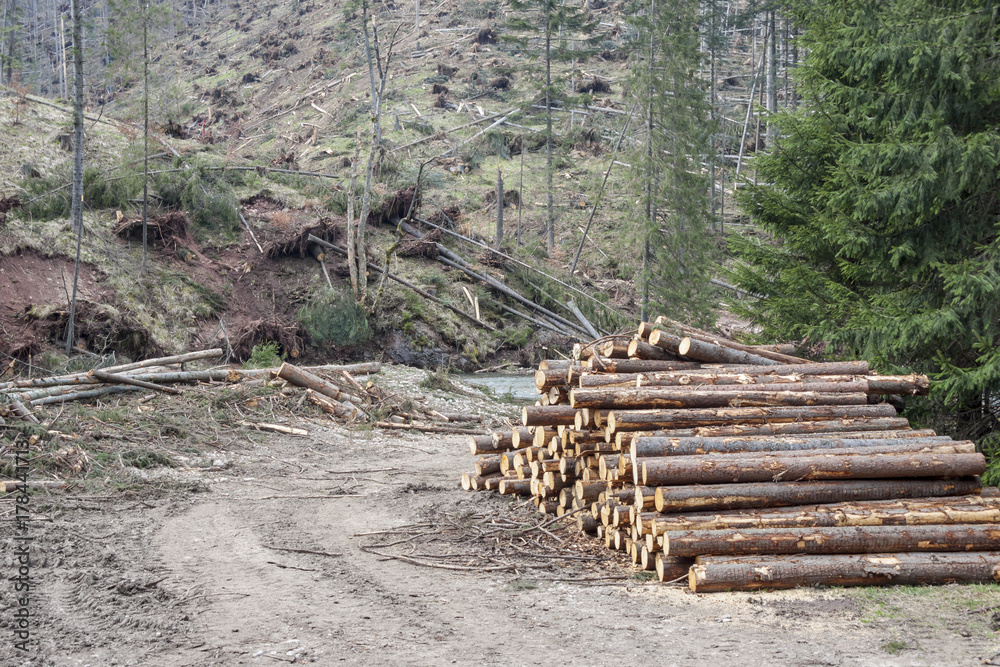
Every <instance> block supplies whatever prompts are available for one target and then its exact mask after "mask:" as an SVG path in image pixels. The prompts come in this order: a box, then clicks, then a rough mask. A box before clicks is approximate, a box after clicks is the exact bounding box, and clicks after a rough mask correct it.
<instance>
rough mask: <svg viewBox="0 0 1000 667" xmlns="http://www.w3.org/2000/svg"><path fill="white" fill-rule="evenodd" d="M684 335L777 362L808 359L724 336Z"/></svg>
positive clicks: (801, 361) (802, 361) (787, 362)
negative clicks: (745, 343)
mask: <svg viewBox="0 0 1000 667" xmlns="http://www.w3.org/2000/svg"><path fill="white" fill-rule="evenodd" d="M685 335H686V336H687V337H688V338H690V339H691V340H692V341H701V342H703V343H708V344H711V345H717V346H719V347H723V348H728V349H730V350H735V351H739V352H748V353H750V354H752V355H756V356H758V357H764V358H765V359H770V360H771V361H774V362H776V363H779V364H808V363H809V360H808V359H802V358H801V357H795V356H792V355H788V354H785V353H783V352H778V351H777V350H771V349H768V347H767V346H757V345H744V344H743V343H737V342H736V341H733V340H727V339H724V338H718V337H711V336H703V335H700V334H697V333H685Z"/></svg>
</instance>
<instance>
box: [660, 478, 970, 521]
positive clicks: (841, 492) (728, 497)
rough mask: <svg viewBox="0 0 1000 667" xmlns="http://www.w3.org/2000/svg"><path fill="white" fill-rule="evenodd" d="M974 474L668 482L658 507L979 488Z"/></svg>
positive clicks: (807, 501)
mask: <svg viewBox="0 0 1000 667" xmlns="http://www.w3.org/2000/svg"><path fill="white" fill-rule="evenodd" d="M981 490H982V485H981V484H980V482H979V479H978V478H965V479H945V480H942V479H880V480H840V481H836V482H765V483H761V484H748V483H742V484H711V485H705V486H667V487H663V486H661V487H658V488H657V489H656V492H655V495H656V511H658V512H664V513H667V512H694V511H726V510H741V509H758V508H764V507H789V506H792V505H814V504H818V503H838V502H859V501H864V500H892V499H896V498H931V497H940V496H964V495H969V494H978V493H979V492H980V491H981Z"/></svg>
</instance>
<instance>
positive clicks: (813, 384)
mask: <svg viewBox="0 0 1000 667" xmlns="http://www.w3.org/2000/svg"><path fill="white" fill-rule="evenodd" d="M702 385H715V387H714V389H715V390H716V391H727V390H728V391H733V390H734V387H743V388H744V389H752V390H755V391H764V389H762V387H764V386H767V387H775V386H780V387H781V389H783V390H785V391H792V390H794V388H795V387H796V386H808V387H809V388H808V389H807V390H806V391H864V392H867V393H870V394H910V395H917V394H920V395H923V394H926V393H927V392H928V390H929V387H930V380H929V379H928V378H927V376H926V375H867V376H866V375H798V374H790V375H775V374H767V375H749V374H746V373H695V372H686V373H685V372H677V373H646V374H642V373H640V374H638V375H637V377H636V386H637V387H674V386H692V387H693V386H702ZM825 385H830V386H829V387H826V386H825ZM841 385H842V386H841ZM581 386H586V385H583V384H582V383H581ZM821 386H822V387H823V388H820V387H821ZM846 386H856V387H857V389H846V388H844V387H846ZM735 390H736V391H739V389H735Z"/></svg>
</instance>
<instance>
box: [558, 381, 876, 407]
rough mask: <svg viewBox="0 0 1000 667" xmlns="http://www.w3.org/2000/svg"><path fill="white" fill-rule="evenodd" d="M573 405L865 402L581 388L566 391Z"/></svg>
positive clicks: (855, 397)
mask: <svg viewBox="0 0 1000 667" xmlns="http://www.w3.org/2000/svg"><path fill="white" fill-rule="evenodd" d="M569 402H570V405H571V406H572V407H574V408H577V409H580V408H606V409H611V408H615V409H635V410H642V409H664V410H666V409H673V410H679V409H686V408H724V407H732V408H744V407H767V406H809V405H866V404H867V403H868V396H867V394H863V393H857V392H815V391H756V390H753V391H748V390H744V391H711V390H709V391H698V390H690V389H677V388H673V387H670V388H660V387H654V388H652V389H583V388H577V389H573V390H572V391H570V395H569Z"/></svg>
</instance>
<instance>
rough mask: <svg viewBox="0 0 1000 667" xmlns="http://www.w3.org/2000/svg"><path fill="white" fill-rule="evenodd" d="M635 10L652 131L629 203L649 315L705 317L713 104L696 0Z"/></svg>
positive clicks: (643, 106) (636, 158) (635, 97)
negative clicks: (636, 199)
mask: <svg viewBox="0 0 1000 667" xmlns="http://www.w3.org/2000/svg"><path fill="white" fill-rule="evenodd" d="M647 3H648V4H647V5H646V6H645V8H644V9H642V10H639V11H637V12H636V15H635V18H634V19H633V23H634V25H635V27H636V28H637V33H638V34H637V37H636V44H635V46H634V51H635V53H636V58H635V61H634V62H633V63H632V67H631V70H632V80H631V82H630V84H629V90H630V95H631V98H632V101H633V104H634V108H635V109H637V110H640V112H641V114H642V115H643V116H644V121H645V126H646V130H645V136H644V137H643V141H641V142H639V144H640V145H639V147H638V148H637V149H636V150H635V152H634V155H633V157H632V159H631V160H630V162H631V164H632V165H633V171H632V175H633V179H632V180H633V184H634V187H633V190H634V191H635V192H637V193H638V194H639V195H640V202H641V203H640V205H639V206H636V207H633V208H632V209H630V212H631V213H632V224H633V226H634V229H635V230H636V238H637V241H638V246H639V248H641V250H642V271H641V274H640V282H641V292H642V316H643V317H646V316H648V315H649V314H651V313H653V314H661V313H664V314H670V315H671V316H672V317H674V318H676V319H681V320H685V321H688V322H691V323H699V324H704V323H705V321H706V319H707V318H708V316H709V312H710V309H711V303H710V301H709V299H708V293H709V291H710V284H709V279H710V277H711V275H710V270H711V268H712V258H711V248H712V240H711V237H710V236H709V231H708V227H709V225H710V222H711V213H710V205H711V202H710V199H709V191H710V182H709V174H708V171H707V169H706V168H705V165H707V164H708V162H709V154H710V152H711V149H712V147H711V136H712V129H713V127H712V124H711V123H710V122H709V117H710V115H711V105H710V103H709V100H708V95H707V92H708V87H707V82H704V81H702V80H700V79H699V77H698V70H699V67H700V66H701V64H702V54H701V53H700V51H699V44H700V40H701V36H700V34H701V21H702V17H701V16H700V14H699V2H698V1H697V0H675V1H674V2H671V3H667V2H664V1H662V0H659V1H658V0H647Z"/></svg>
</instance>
